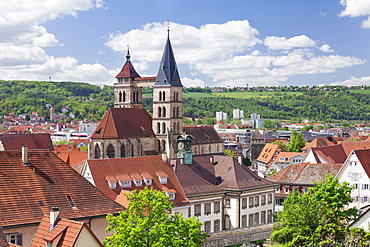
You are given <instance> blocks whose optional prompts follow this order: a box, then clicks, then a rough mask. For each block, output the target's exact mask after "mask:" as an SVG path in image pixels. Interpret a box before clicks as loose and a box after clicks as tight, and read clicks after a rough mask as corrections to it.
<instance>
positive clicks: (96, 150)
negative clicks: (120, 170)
mask: <svg viewBox="0 0 370 247" xmlns="http://www.w3.org/2000/svg"><path fill="white" fill-rule="evenodd" d="M100 154H101V152H100V147H99V144H96V145H95V159H100V158H101V155H100Z"/></svg>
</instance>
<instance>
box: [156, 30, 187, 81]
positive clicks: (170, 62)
mask: <svg viewBox="0 0 370 247" xmlns="http://www.w3.org/2000/svg"><path fill="white" fill-rule="evenodd" d="M156 86H173V87H182V84H181V80H180V75H179V71H178V70H177V66H176V60H175V56H174V53H173V50H172V46H171V41H170V36H169V33H168V36H167V42H166V46H165V47H164V51H163V56H162V60H161V63H160V65H159V70H158V75H157V79H156V81H155V83H154V87H156Z"/></svg>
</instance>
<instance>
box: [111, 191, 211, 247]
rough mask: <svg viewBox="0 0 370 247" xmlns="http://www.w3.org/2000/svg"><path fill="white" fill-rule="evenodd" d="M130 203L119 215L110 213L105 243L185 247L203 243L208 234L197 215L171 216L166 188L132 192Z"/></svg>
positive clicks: (136, 246) (146, 246)
mask: <svg viewBox="0 0 370 247" xmlns="http://www.w3.org/2000/svg"><path fill="white" fill-rule="evenodd" d="M127 198H128V200H129V202H130V203H129V206H128V207H127V209H126V211H123V212H120V213H119V215H118V216H113V215H112V214H110V215H108V216H107V220H108V222H109V225H108V227H107V229H106V231H107V232H112V235H111V236H110V237H106V240H105V241H104V245H105V246H109V247H113V246H130V247H149V246H150V247H167V246H173V247H181V246H190V247H192V246H193V247H196V246H202V245H203V241H204V240H205V239H206V237H208V234H207V233H206V232H203V231H201V229H200V228H201V226H202V223H200V222H199V221H198V220H197V219H195V218H188V219H184V218H183V217H182V215H171V210H172V202H170V201H169V200H168V197H167V196H166V194H165V193H164V192H163V191H158V190H155V189H153V188H151V189H148V187H146V188H145V189H144V190H141V191H133V192H132V194H128V195H127Z"/></svg>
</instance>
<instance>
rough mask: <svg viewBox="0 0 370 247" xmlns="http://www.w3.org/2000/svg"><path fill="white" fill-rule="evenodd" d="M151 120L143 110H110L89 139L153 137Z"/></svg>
mask: <svg viewBox="0 0 370 247" xmlns="http://www.w3.org/2000/svg"><path fill="white" fill-rule="evenodd" d="M154 136H155V135H154V132H153V130H152V118H151V117H150V115H149V114H148V112H147V111H146V110H145V109H144V108H110V109H108V112H107V113H106V114H105V116H104V118H103V120H102V121H101V122H100V124H99V125H98V127H96V129H95V131H94V133H93V134H92V135H91V138H92V139H94V138H97V139H100V138H103V139H105V138H106V139H111V138H117V139H123V138H129V137H132V138H133V137H154Z"/></svg>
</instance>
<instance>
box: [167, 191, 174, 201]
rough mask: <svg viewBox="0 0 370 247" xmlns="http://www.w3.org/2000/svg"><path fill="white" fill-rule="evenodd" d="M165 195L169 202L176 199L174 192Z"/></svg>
mask: <svg viewBox="0 0 370 247" xmlns="http://www.w3.org/2000/svg"><path fill="white" fill-rule="evenodd" d="M166 195H167V196H168V200H170V201H173V200H175V197H176V193H175V192H171V193H167V192H166Z"/></svg>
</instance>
